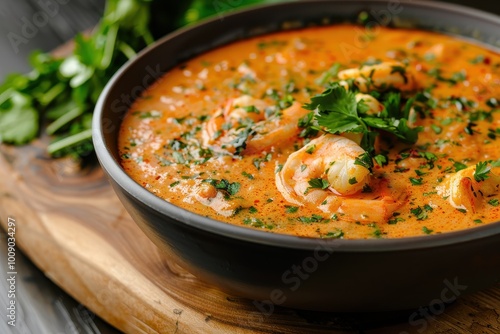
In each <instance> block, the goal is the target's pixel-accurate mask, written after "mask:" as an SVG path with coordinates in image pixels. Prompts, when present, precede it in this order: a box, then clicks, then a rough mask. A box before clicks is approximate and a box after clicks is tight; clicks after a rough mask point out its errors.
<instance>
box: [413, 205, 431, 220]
mask: <svg viewBox="0 0 500 334" xmlns="http://www.w3.org/2000/svg"><path fill="white" fill-rule="evenodd" d="M433 210H434V209H433V208H432V206H430V205H429V204H426V205H424V208H421V207H420V206H418V207H416V208H414V209H410V212H411V214H413V215H414V216H415V217H417V220H426V219H427V218H428V212H432V211H433Z"/></svg>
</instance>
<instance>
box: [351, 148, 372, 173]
mask: <svg viewBox="0 0 500 334" xmlns="http://www.w3.org/2000/svg"><path fill="white" fill-rule="evenodd" d="M354 164H355V165H359V166H363V167H365V168H366V169H368V170H369V171H370V172H371V171H372V168H373V159H372V157H371V155H370V153H368V152H365V153H361V154H360V155H359V156H357V157H356V159H355V160H354Z"/></svg>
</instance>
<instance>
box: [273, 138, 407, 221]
mask: <svg viewBox="0 0 500 334" xmlns="http://www.w3.org/2000/svg"><path fill="white" fill-rule="evenodd" d="M363 153H365V151H364V150H363V149H362V148H361V147H360V146H359V145H358V144H356V143H355V142H354V141H352V140H350V139H348V138H345V137H342V136H337V135H332V134H326V135H323V136H321V137H319V138H316V139H314V140H312V141H311V142H310V143H309V144H308V145H306V146H304V147H303V148H302V149H300V150H298V151H296V152H294V153H292V154H291V155H290V156H289V157H288V159H287V161H286V163H285V164H284V165H283V168H282V169H281V171H279V172H278V173H277V174H276V187H277V188H278V190H279V191H280V193H281V194H282V195H283V197H284V198H285V200H287V201H288V202H290V203H293V204H296V205H299V206H303V205H306V204H312V205H316V206H317V207H318V208H319V209H321V210H322V211H323V212H328V213H340V214H344V215H345V216H344V218H345V219H346V220H352V221H365V222H378V223H382V222H386V221H387V220H388V219H389V217H390V216H391V214H392V213H393V212H394V211H395V210H396V209H397V208H398V207H400V206H401V205H402V204H403V202H404V199H405V198H403V197H404V194H405V192H404V191H396V189H392V190H391V188H390V187H389V186H388V184H387V183H388V182H387V180H385V179H376V180H373V179H372V177H371V175H370V171H369V170H368V169H367V168H366V167H364V166H361V165H358V164H356V163H355V161H356V158H357V157H358V156H360V155H361V154H363ZM314 179H320V181H321V184H320V185H319V187H316V186H315V187H312V186H311V180H314ZM367 186H369V187H371V188H372V189H373V188H374V187H375V188H376V189H377V191H376V192H375V193H371V194H367V193H362V190H363V189H365V187H367ZM391 191H392V192H394V194H392V193H391ZM396 193H399V194H400V195H399V196H398V195H395V194H396ZM353 195H356V197H353Z"/></svg>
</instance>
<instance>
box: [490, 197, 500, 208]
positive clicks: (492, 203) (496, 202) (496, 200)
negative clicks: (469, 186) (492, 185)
mask: <svg viewBox="0 0 500 334" xmlns="http://www.w3.org/2000/svg"><path fill="white" fill-rule="evenodd" d="M488 204H489V205H491V206H498V205H499V204H500V203H499V202H498V199H496V198H494V199H490V200H489V201H488Z"/></svg>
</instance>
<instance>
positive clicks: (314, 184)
mask: <svg viewBox="0 0 500 334" xmlns="http://www.w3.org/2000/svg"><path fill="white" fill-rule="evenodd" d="M308 183H309V188H308V189H310V188H313V189H314V188H316V189H326V188H328V187H329V186H330V184H329V183H328V181H327V180H325V179H322V178H315V179H310V180H309V181H308Z"/></svg>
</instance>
